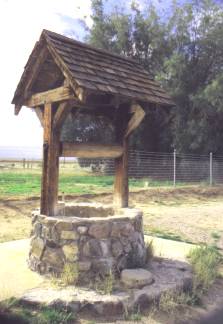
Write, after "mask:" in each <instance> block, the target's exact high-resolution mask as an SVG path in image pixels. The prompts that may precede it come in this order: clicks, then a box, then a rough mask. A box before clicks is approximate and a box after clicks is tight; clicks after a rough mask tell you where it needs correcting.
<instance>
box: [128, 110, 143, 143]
mask: <svg viewBox="0 0 223 324" xmlns="http://www.w3.org/2000/svg"><path fill="white" fill-rule="evenodd" d="M130 113H133V116H132V118H131V119H130V121H129V122H128V125H127V128H126V131H125V138H127V137H128V136H129V135H130V134H131V133H132V132H133V131H134V130H135V129H136V128H137V127H138V126H139V124H140V123H141V121H142V120H143V118H144V117H145V111H144V110H143V109H142V107H141V106H140V105H138V104H133V105H132V106H131V108H130Z"/></svg>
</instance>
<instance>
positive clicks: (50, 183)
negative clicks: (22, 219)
mask: <svg viewBox="0 0 223 324" xmlns="http://www.w3.org/2000/svg"><path fill="white" fill-rule="evenodd" d="M53 115H54V113H53V107H52V104H51V103H47V104H45V106H44V135H43V137H44V138H43V139H44V140H43V142H44V143H43V170H42V185H41V201H40V211H41V213H42V214H44V215H48V216H54V215H55V213H56V206H57V198H58V176H59V144H60V142H59V136H60V133H59V131H55V130H53V127H52V124H53Z"/></svg>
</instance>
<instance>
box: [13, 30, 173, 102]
mask: <svg viewBox="0 0 223 324" xmlns="http://www.w3.org/2000/svg"><path fill="white" fill-rule="evenodd" d="M43 42H45V44H47V47H48V49H49V52H50V53H51V55H52V56H53V58H54V60H55V62H56V64H57V65H58V66H59V68H60V69H61V70H62V72H63V74H64V75H65V76H66V78H68V79H69V81H70V83H71V84H73V86H74V88H75V87H76V86H78V87H81V88H83V89H85V90H88V91H92V92H98V93H106V94H113V95H117V96H120V97H124V98H129V99H131V100H140V101H142V102H146V103H155V104H158V105H168V106H172V105H173V102H172V100H171V98H170V96H169V95H168V94H167V93H166V92H165V91H164V90H163V89H162V88H161V86H160V85H159V83H157V82H155V81H154V80H153V79H152V78H151V77H150V76H149V73H148V72H147V71H146V70H145V69H144V68H143V67H142V65H140V64H139V63H138V62H137V61H135V60H132V59H129V58H126V57H123V56H120V55H116V54H112V53H110V52H108V51H105V50H101V49H97V48H94V47H92V46H89V45H86V44H84V43H81V42H78V41H76V40H73V39H70V38H68V37H65V36H62V35H59V34H56V33H54V32H51V31H48V30H43V32H42V34H41V37H40V41H39V42H38V43H37V45H36V46H35V48H34V50H33V52H32V54H31V55H30V58H29V60H28V63H27V65H26V67H25V70H24V73H23V76H22V78H21V80H20V83H19V85H18V87H17V90H16V92H15V96H14V98H13V103H16V101H17V98H18V97H19V96H20V95H21V93H22V92H23V87H24V84H25V83H26V75H27V74H28V73H29V71H28V70H30V69H32V63H33V61H35V58H36V57H37V56H38V47H39V46H40V45H39V44H40V43H43Z"/></svg>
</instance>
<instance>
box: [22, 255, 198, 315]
mask: <svg viewBox="0 0 223 324" xmlns="http://www.w3.org/2000/svg"><path fill="white" fill-rule="evenodd" d="M141 270H144V269H141ZM146 270H148V271H149V273H150V274H151V277H152V278H153V279H154V281H153V282H152V283H151V282H150V285H146V286H144V287H143V288H141V289H139V288H132V289H126V288H125V289H122V288H121V285H120V290H119V291H115V292H113V293H112V294H110V295H104V294H101V293H99V292H97V291H95V290H92V289H88V288H81V287H75V286H69V287H65V288H61V287H60V288H53V287H50V286H49V287H43V288H41V287H40V288H35V289H32V290H29V291H27V292H26V293H25V294H24V295H23V296H22V297H21V298H20V299H21V301H22V302H23V303H28V304H32V305H38V306H39V305H48V306H55V305H56V306H60V305H61V306H66V307H68V308H70V309H71V310H73V311H75V312H79V311H82V310H85V311H87V312H88V313H92V312H93V314H95V313H96V314H98V315H113V316H114V315H117V316H118V315H121V314H123V313H124V312H125V311H126V309H127V310H128V311H133V310H134V309H135V308H136V309H138V307H147V306H149V304H150V303H151V302H153V301H154V300H157V299H159V298H160V296H161V295H162V293H166V292H173V291H175V290H178V289H188V288H190V287H191V284H192V271H191V267H190V266H189V265H188V264H187V263H185V262H181V261H172V260H167V259H160V260H159V259H158V260H154V261H152V262H151V264H150V265H149V266H148V269H146ZM146 270H145V271H146Z"/></svg>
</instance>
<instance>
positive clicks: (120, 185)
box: [114, 138, 129, 208]
mask: <svg viewBox="0 0 223 324" xmlns="http://www.w3.org/2000/svg"><path fill="white" fill-rule="evenodd" d="M128 203H129V181H128V138H126V139H124V141H123V155H122V156H121V157H119V158H116V159H115V182H114V205H115V207H118V208H123V207H128Z"/></svg>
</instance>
